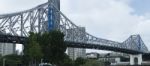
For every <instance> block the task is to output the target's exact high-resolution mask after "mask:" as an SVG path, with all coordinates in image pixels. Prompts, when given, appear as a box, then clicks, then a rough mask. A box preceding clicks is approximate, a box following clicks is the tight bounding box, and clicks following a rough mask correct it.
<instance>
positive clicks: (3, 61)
mask: <svg viewBox="0 0 150 66" xmlns="http://www.w3.org/2000/svg"><path fill="white" fill-rule="evenodd" d="M5 61H6V59H5V58H4V59H3V66H5Z"/></svg>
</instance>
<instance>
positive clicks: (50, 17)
mask: <svg viewBox="0 0 150 66" xmlns="http://www.w3.org/2000/svg"><path fill="white" fill-rule="evenodd" d="M53 11H54V10H53V8H52V7H49V9H48V31H51V30H53V29H54V12H53Z"/></svg>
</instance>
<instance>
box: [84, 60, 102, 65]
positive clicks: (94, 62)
mask: <svg viewBox="0 0 150 66" xmlns="http://www.w3.org/2000/svg"><path fill="white" fill-rule="evenodd" d="M82 66H105V65H104V63H103V62H100V61H97V60H87V62H86V63H85V64H84V65H82Z"/></svg>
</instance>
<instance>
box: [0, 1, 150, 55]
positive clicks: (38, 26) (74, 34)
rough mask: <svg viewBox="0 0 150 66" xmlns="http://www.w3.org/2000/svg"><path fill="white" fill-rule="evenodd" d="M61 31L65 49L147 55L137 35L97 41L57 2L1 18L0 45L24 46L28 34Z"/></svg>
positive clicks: (96, 38) (98, 39)
mask: <svg viewBox="0 0 150 66" xmlns="http://www.w3.org/2000/svg"><path fill="white" fill-rule="evenodd" d="M53 29H56V30H60V31H61V32H63V33H64V35H65V37H64V41H65V42H66V43H67V46H68V47H76V48H90V49H100V50H110V51H116V52H123V53H128V54H146V53H148V49H147V47H146V46H145V44H144V42H143V41H142V39H141V37H140V35H131V36H130V37H129V38H128V39H127V40H125V41H124V42H116V41H112V40H107V39H103V38H98V37H96V36H93V35H91V34H89V33H87V32H86V31H85V28H83V27H79V26H77V25H75V24H74V23H73V22H72V21H71V20H70V19H69V18H67V17H66V16H65V15H64V14H63V13H62V12H61V11H60V2H59V0H49V1H48V2H46V3H44V4H41V5H38V6H37V7H34V8H32V9H29V10H25V11H22V12H17V13H11V14H3V15H0V33H1V34H0V42H8V43H13V42H14V43H24V42H25V39H26V37H28V36H29V33H28V32H29V31H31V32H35V33H38V32H41V33H43V32H46V31H50V30H53Z"/></svg>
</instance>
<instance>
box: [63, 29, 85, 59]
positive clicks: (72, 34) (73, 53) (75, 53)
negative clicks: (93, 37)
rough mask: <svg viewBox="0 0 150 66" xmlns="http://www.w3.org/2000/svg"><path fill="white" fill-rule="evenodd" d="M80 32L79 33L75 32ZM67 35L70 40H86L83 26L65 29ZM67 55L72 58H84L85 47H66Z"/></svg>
mask: <svg viewBox="0 0 150 66" xmlns="http://www.w3.org/2000/svg"><path fill="white" fill-rule="evenodd" d="M76 32H80V33H76ZM67 33H68V34H67V36H66V38H67V39H68V40H69V39H70V41H76V42H84V41H85V40H86V35H85V28H84V27H80V28H73V29H68V30H67ZM68 55H69V57H70V58H71V59H72V60H75V59H76V58H78V57H82V58H85V57H86V49H83V48H71V47H68Z"/></svg>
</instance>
